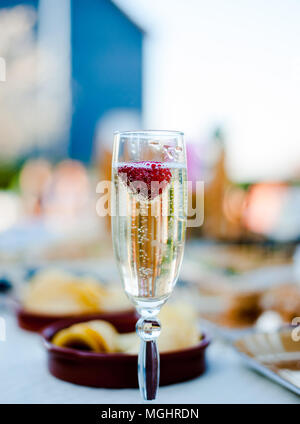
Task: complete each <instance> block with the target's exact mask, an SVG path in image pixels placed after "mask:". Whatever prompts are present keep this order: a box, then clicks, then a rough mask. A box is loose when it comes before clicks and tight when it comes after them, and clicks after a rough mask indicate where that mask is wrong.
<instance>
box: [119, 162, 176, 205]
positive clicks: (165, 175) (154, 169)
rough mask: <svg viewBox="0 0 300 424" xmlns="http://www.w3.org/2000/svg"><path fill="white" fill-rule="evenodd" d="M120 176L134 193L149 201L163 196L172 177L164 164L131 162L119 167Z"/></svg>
mask: <svg viewBox="0 0 300 424" xmlns="http://www.w3.org/2000/svg"><path fill="white" fill-rule="evenodd" d="M118 174H119V176H120V177H121V178H122V180H123V181H124V182H126V184H127V185H128V187H130V188H131V190H132V191H133V192H135V193H138V194H141V195H143V196H144V197H146V198H148V200H151V199H154V198H155V197H156V196H157V195H158V194H161V193H162V192H163V190H164V188H165V187H166V186H167V184H168V183H169V182H170V180H171V176H172V174H171V171H170V169H169V168H167V167H166V166H165V165H164V164H163V163H162V162H129V163H128V164H126V165H122V166H119V168H118Z"/></svg>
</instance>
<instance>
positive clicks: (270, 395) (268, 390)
mask: <svg viewBox="0 0 300 424" xmlns="http://www.w3.org/2000/svg"><path fill="white" fill-rule="evenodd" d="M2 316H3V317H4V318H5V321H6V341H5V342H3V341H0V402H1V403H96V404H102V403H127V404H129V403H139V402H140V397H139V392H138V390H132V389H131V390H128V389H123V390H107V389H95V388H88V387H81V386H76V385H74V384H70V383H66V382H64V381H60V380H58V379H56V378H54V377H52V376H51V375H50V374H49V372H48V370H47V366H46V352H45V350H44V347H43V345H42V343H41V339H40V337H39V336H38V335H36V334H32V333H29V332H26V331H23V330H21V329H19V328H18V327H17V324H16V321H15V318H14V317H13V316H11V315H7V314H2ZM207 359H208V361H207V362H208V369H207V372H206V373H205V374H204V375H203V376H201V377H199V378H197V379H195V380H193V381H189V382H186V383H181V384H176V385H172V386H167V387H162V388H161V389H160V392H159V403H300V398H299V397H297V396H296V395H295V394H293V393H291V392H289V391H288V390H286V389H284V388H283V387H281V386H279V385H277V384H276V383H273V382H272V381H269V380H268V379H266V378H265V377H263V376H261V375H259V374H257V373H256V372H254V371H252V370H250V369H248V368H247V367H246V366H245V365H244V364H243V363H242V362H241V360H240V358H239V357H238V356H237V354H236V353H235V352H234V351H233V350H232V348H231V347H230V346H227V345H224V344H222V343H221V342H220V341H217V340H215V341H214V342H213V343H212V345H211V346H210V348H209V350H208V357H207Z"/></svg>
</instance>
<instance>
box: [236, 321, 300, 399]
mask: <svg viewBox="0 0 300 424" xmlns="http://www.w3.org/2000/svg"><path fill="white" fill-rule="evenodd" d="M234 347H235V349H236V350H237V352H238V353H239V354H240V355H241V357H242V358H243V359H244V360H245V361H246V363H247V364H248V365H249V366H250V367H252V368H254V369H255V370H256V371H258V372H260V373H261V374H264V375H265V376H266V377H268V378H270V379H272V380H274V381H276V382H277V383H279V384H281V385H282V386H284V387H286V388H288V389H289V390H291V391H293V392H294V393H296V394H298V395H299V396H300V328H297V327H294V328H293V327H286V328H282V329H281V330H278V331H274V332H268V333H259V332H257V333H252V334H247V335H246V336H244V337H242V338H240V339H238V340H236V341H235V342H234Z"/></svg>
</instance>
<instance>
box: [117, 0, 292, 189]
mask: <svg viewBox="0 0 300 424" xmlns="http://www.w3.org/2000/svg"><path fill="white" fill-rule="evenodd" d="M115 3H116V4H118V5H119V6H120V7H121V8H122V9H123V10H124V11H125V12H126V13H128V14H129V15H130V16H131V17H132V18H133V19H134V20H135V21H136V22H137V23H138V24H139V25H141V26H142V27H143V28H144V29H145V31H146V37H145V44H144V65H145V67H144V69H145V75H144V83H145V84H144V87H145V89H144V110H145V123H144V124H145V126H146V127H148V128H163V129H178V130H182V131H184V132H185V134H186V139H187V140H189V141H191V142H203V141H204V140H206V139H207V137H208V136H209V134H210V133H211V131H212V129H213V128H214V127H215V126H216V125H221V126H222V127H223V129H224V131H225V135H226V142H227V150H228V170H229V172H230V175H231V177H232V178H233V179H235V180H240V181H245V180H256V179H264V180H276V179H282V178H290V177H292V176H293V175H295V174H296V172H297V170H298V175H299V174H300V127H299V113H300V49H299V46H300V25H299V22H300V2H299V1H297V0H264V1H262V0H238V1H237V0H151V1H150V0H115Z"/></svg>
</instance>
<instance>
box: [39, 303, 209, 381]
mask: <svg viewBox="0 0 300 424" xmlns="http://www.w3.org/2000/svg"><path fill="white" fill-rule="evenodd" d="M160 320H161V322H162V331H161V335H160V337H159V339H158V347H159V351H160V369H161V371H160V385H168V384H174V383H179V382H182V381H187V380H190V379H193V378H196V377H198V376H200V375H201V374H202V373H203V372H204V371H205V350H206V348H207V346H208V345H209V339H208V338H207V336H206V335H205V334H204V333H202V332H200V331H199V329H198V327H197V323H196V322H197V321H196V317H195V315H194V314H193V313H192V312H191V310H190V308H187V307H184V306H182V305H180V306H178V305H166V306H165V307H164V308H163V309H162V311H161V313H160ZM42 335H43V340H44V345H45V347H46V349H47V353H48V369H49V372H50V373H51V374H52V375H53V376H55V377H57V378H59V379H61V380H64V381H68V382H71V383H75V384H79V385H83V386H90V387H103V388H135V387H138V379H137V372H136V370H137V361H138V350H139V339H138V336H137V335H136V333H135V332H128V333H123V334H122V333H120V332H118V331H117V329H116V327H115V326H113V325H112V324H111V323H109V322H107V321H104V320H99V319H98V320H88V319H84V320H79V319H78V318H77V319H76V320H65V321H61V322H56V323H54V324H52V325H50V326H48V327H47V328H45V329H44V330H43V333H42Z"/></svg>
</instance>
